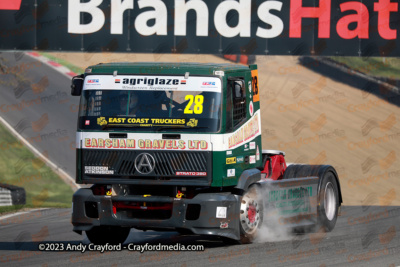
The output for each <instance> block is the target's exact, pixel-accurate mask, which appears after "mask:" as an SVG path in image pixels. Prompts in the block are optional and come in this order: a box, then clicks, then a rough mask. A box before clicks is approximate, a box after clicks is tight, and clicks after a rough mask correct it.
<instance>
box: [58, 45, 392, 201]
mask: <svg viewBox="0 0 400 267" xmlns="http://www.w3.org/2000/svg"><path fill="white" fill-rule="evenodd" d="M53 55H54V56H56V57H58V58H62V59H65V60H67V61H69V62H70V63H73V64H75V65H76V66H79V67H81V68H86V67H87V66H89V65H93V64H97V63H100V62H102V63H106V62H125V61H130V62H141V61H152V62H203V63H210V62H213V63H223V62H228V61H227V60H224V59H223V58H221V57H217V56H213V55H174V54H168V55H165V54H112V53H93V54H86V53H53ZM298 59H299V58H298V57H289V56H285V57H280V56H258V57H257V59H256V63H257V64H258V70H259V72H258V73H259V82H260V90H261V91H260V101H261V113H262V134H263V149H278V150H283V151H285V152H286V160H287V162H296V163H309V164H330V165H333V166H334V167H335V168H336V170H337V172H338V174H339V178H340V183H341V187H342V195H343V201H344V203H343V204H345V205H356V206H361V205H363V206H365V205H368V206H369V205H379V206H394V205H396V206H399V205H400V197H399V196H400V179H399V176H400V164H399V163H400V149H399V148H400V142H399V141H400V123H399V121H400V108H399V106H398V105H394V104H391V103H389V102H387V101H385V100H383V99H382V98H379V97H378V96H376V95H374V94H370V93H368V92H366V91H363V90H360V89H357V88H355V87H352V86H349V85H347V84H345V83H342V82H340V81H338V80H337V79H336V80H334V79H331V78H329V77H326V76H323V75H321V74H318V73H317V72H314V71H312V70H310V69H309V68H306V67H304V66H302V65H300V64H299V61H298ZM310 67H316V68H318V65H315V64H314V65H313V66H310ZM339 76H340V74H339ZM339 80H340V79H339ZM396 97H397V100H399V98H400V97H399V96H396ZM397 102H400V101H397Z"/></svg>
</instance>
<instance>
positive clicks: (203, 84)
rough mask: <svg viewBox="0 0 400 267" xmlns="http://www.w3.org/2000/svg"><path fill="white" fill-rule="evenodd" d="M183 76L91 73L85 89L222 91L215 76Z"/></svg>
mask: <svg viewBox="0 0 400 267" xmlns="http://www.w3.org/2000/svg"><path fill="white" fill-rule="evenodd" d="M183 78H184V77H183V76H181V77H180V76H136V75H131V76H126V75H118V76H117V77H114V76H112V75H89V76H87V78H86V79H85V83H84V88H83V90H86V89H89V90H92V89H102V90H104V89H107V90H178V91H179V90H184V91H198V90H199V89H200V88H201V90H202V91H208V92H221V80H220V79H219V78H215V77H208V78H207V81H205V80H204V79H205V77H189V78H188V79H183Z"/></svg>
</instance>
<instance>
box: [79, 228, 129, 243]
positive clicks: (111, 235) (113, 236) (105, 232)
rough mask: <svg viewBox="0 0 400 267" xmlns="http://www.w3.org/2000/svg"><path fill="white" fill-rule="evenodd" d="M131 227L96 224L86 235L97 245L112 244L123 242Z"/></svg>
mask: <svg viewBox="0 0 400 267" xmlns="http://www.w3.org/2000/svg"><path fill="white" fill-rule="evenodd" d="M130 231H131V229H130V228H124V227H115V226H96V227H93V228H92V229H91V230H89V231H86V236H87V237H88V239H89V241H90V242H91V243H94V244H96V245H105V244H107V243H109V244H112V245H117V244H120V243H121V244H122V243H124V242H125V240H126V239H127V238H128V235H129V232H130Z"/></svg>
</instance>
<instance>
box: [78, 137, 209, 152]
mask: <svg viewBox="0 0 400 267" xmlns="http://www.w3.org/2000/svg"><path fill="white" fill-rule="evenodd" d="M84 148H138V149H175V150H207V149H208V148H209V145H208V142H207V141H204V140H187V141H186V140H163V139H161V140H159V139H156V140H150V139H116V138H112V139H111V138H85V139H84Z"/></svg>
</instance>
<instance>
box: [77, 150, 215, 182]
mask: <svg viewBox="0 0 400 267" xmlns="http://www.w3.org/2000/svg"><path fill="white" fill-rule="evenodd" d="M141 153H148V154H150V155H152V156H153V157H154V159H155V167H154V171H153V172H152V173H150V174H149V175H150V176H159V177H160V176H163V177H168V176H176V172H207V171H208V168H207V163H208V158H209V157H210V154H211V152H204V151H200V152H199V151H179V152H176V151H143V150H142V151H124V150H100V149H98V150H97V149H96V150H95V149H90V150H88V149H83V150H82V163H83V164H82V166H83V169H84V168H85V166H99V167H108V169H109V170H113V171H114V173H113V174H111V175H114V176H149V175H143V174H140V173H139V172H138V171H137V170H136V168H135V159H136V157H137V156H138V155H139V154H141ZM96 176H98V175H96Z"/></svg>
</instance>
